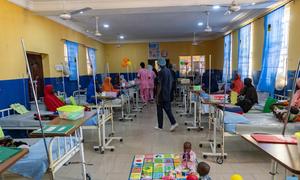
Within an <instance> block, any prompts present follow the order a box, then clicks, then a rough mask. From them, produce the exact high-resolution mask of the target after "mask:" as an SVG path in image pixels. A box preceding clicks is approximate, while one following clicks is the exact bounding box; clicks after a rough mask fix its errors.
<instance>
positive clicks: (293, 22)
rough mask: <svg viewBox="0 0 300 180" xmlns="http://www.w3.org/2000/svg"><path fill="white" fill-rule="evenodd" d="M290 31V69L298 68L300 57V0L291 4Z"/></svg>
mask: <svg viewBox="0 0 300 180" xmlns="http://www.w3.org/2000/svg"><path fill="white" fill-rule="evenodd" d="M290 8H291V16H290V33H289V56H288V58H289V59H288V62H289V63H288V64H289V69H290V70H295V69H297V65H298V60H299V59H300V1H299V0H296V1H294V2H292V3H291V4H290Z"/></svg>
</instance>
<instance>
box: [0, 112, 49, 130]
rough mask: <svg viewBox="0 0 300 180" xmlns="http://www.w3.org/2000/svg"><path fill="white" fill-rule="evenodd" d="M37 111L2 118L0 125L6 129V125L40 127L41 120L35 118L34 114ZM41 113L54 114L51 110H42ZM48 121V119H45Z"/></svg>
mask: <svg viewBox="0 0 300 180" xmlns="http://www.w3.org/2000/svg"><path fill="white" fill-rule="evenodd" d="M36 113H37V112H36V111H29V112H28V113H26V114H23V115H20V114H13V115H10V116H6V117H3V118H0V126H1V127H2V128H4V129H5V127H24V128H26V127H39V121H37V120H34V114H36ZM41 114H53V113H52V112H49V111H41ZM45 122H47V121H45Z"/></svg>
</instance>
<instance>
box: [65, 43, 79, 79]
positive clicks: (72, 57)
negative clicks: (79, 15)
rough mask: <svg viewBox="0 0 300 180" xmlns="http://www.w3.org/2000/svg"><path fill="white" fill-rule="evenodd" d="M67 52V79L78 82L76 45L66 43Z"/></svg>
mask: <svg viewBox="0 0 300 180" xmlns="http://www.w3.org/2000/svg"><path fill="white" fill-rule="evenodd" d="M66 45H67V52H68V65H69V70H70V75H69V79H70V81H77V80H78V75H79V74H78V69H77V60H78V43H75V42H71V41H66Z"/></svg>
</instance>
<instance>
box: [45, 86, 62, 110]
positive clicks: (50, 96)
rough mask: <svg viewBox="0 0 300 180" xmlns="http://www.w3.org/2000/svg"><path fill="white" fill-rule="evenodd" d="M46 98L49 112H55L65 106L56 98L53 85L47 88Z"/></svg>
mask: <svg viewBox="0 0 300 180" xmlns="http://www.w3.org/2000/svg"><path fill="white" fill-rule="evenodd" d="M44 96H45V97H44V103H45V106H46V108H47V110H48V111H52V112H55V111H56V110H57V108H59V107H61V106H64V105H65V103H64V102H62V101H61V100H60V99H59V98H58V97H56V96H55V94H54V92H53V86H52V85H46V86H45V88H44Z"/></svg>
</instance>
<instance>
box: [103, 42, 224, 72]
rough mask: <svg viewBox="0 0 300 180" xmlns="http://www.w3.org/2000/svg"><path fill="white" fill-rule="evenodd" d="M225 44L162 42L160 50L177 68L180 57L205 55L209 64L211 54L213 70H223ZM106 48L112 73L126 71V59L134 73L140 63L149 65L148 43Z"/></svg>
mask: <svg viewBox="0 0 300 180" xmlns="http://www.w3.org/2000/svg"><path fill="white" fill-rule="evenodd" d="M223 44H224V40H223V38H219V39H216V40H213V41H205V42H201V43H199V45H198V46H192V42H161V43H160V50H161V51H162V50H165V51H167V52H168V59H169V60H170V62H171V63H172V64H176V65H177V67H178V61H179V58H178V57H179V56H186V55H205V56H206V61H207V62H208V56H209V54H211V55H212V67H213V69H222V67H223ZM104 47H105V48H104V51H105V60H106V62H108V63H109V67H110V72H113V73H116V72H125V71H126V69H125V68H122V67H121V61H122V59H123V58H124V57H128V58H129V59H130V60H131V61H132V67H133V71H136V70H137V69H138V68H139V64H140V62H142V61H144V62H146V63H147V61H148V43H133V44H122V45H121V47H118V46H117V45H116V44H106V45H104ZM207 64H208V63H207ZM207 66H208V65H207Z"/></svg>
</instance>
